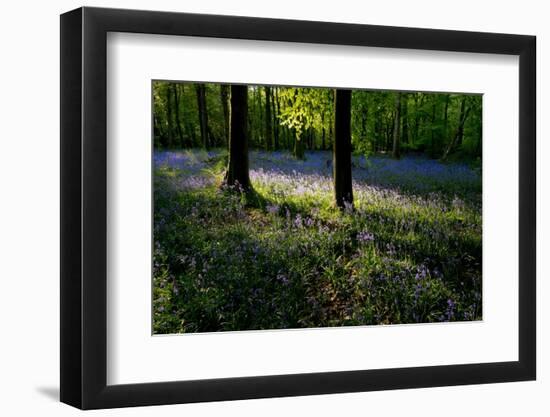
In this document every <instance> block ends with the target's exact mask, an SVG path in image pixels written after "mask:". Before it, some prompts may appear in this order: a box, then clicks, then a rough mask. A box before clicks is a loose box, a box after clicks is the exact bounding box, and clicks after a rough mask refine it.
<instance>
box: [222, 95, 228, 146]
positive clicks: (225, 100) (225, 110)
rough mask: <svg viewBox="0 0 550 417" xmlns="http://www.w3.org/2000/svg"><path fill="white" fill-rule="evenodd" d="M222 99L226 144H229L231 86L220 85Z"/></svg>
mask: <svg viewBox="0 0 550 417" xmlns="http://www.w3.org/2000/svg"><path fill="white" fill-rule="evenodd" d="M220 99H221V102H222V111H223V133H224V135H225V138H224V139H225V143H226V144H229V103H228V101H229V85H227V84H220Z"/></svg>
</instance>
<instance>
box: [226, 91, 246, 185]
mask: <svg viewBox="0 0 550 417" xmlns="http://www.w3.org/2000/svg"><path fill="white" fill-rule="evenodd" d="M247 114H248V87H247V86H246V85H232V86H231V117H230V119H231V122H230V126H229V164H228V166H227V171H226V173H225V184H226V185H228V186H240V187H242V189H243V190H245V191H247V190H250V188H251V186H250V177H249V175H248V132H247Z"/></svg>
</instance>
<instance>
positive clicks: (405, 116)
mask: <svg viewBox="0 0 550 417" xmlns="http://www.w3.org/2000/svg"><path fill="white" fill-rule="evenodd" d="M408 107H409V106H408V96H407V93H405V95H404V97H403V100H402V103H401V108H402V112H403V114H402V117H401V119H402V125H403V131H402V134H401V135H402V137H401V142H403V143H409V116H408V113H409V108H408Z"/></svg>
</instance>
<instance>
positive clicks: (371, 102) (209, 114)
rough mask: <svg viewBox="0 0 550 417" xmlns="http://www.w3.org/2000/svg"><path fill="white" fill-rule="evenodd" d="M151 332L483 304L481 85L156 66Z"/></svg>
mask: <svg viewBox="0 0 550 417" xmlns="http://www.w3.org/2000/svg"><path fill="white" fill-rule="evenodd" d="M152 121H153V123H152V124H153V132H152V142H153V152H152V158H153V174H152V175H153V268H152V270H153V277H152V280H153V297H152V298H153V301H152V302H153V318H152V320H153V333H154V334H178V333H197V332H221V331H244V330H270V329H296V328H322V327H335V326H364V325H394V324H412V323H433V322H454V321H475V320H481V319H482V172H481V167H482V96H481V95H475V94H466V93H432V92H417V91H381V90H376V91H375V90H365V89H335V88H320V87H319V88H318V87H296V86H278V85H243V84H223V83H199V82H187V81H160V80H159V81H153V82H152Z"/></svg>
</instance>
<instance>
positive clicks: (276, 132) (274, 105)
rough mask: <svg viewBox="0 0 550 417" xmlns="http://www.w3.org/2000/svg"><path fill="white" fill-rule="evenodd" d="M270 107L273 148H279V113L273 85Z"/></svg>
mask: <svg viewBox="0 0 550 417" xmlns="http://www.w3.org/2000/svg"><path fill="white" fill-rule="evenodd" d="M271 108H272V110H273V112H272V113H273V136H274V139H275V147H274V148H275V150H277V149H279V122H278V119H277V115H278V114H279V104H278V99H277V87H273V92H272V94H271Z"/></svg>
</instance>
